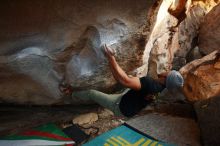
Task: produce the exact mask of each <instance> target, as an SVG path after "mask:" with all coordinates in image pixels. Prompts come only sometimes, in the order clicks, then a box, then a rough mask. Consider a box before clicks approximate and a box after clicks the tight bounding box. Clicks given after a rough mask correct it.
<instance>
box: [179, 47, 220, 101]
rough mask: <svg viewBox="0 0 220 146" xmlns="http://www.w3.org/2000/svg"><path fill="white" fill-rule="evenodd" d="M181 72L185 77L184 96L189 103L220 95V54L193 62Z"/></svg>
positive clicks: (213, 53)
mask: <svg viewBox="0 0 220 146" xmlns="http://www.w3.org/2000/svg"><path fill="white" fill-rule="evenodd" d="M180 72H181V73H182V74H183V75H184V78H185V83H184V87H183V91H184V94H185V96H186V98H187V99H188V101H192V102H195V101H200V100H205V99H209V98H211V97H215V96H218V95H220V54H219V52H218V51H214V52H212V53H211V54H209V55H207V56H205V57H203V58H201V59H197V60H194V61H192V62H191V63H189V64H187V65H186V66H184V67H183V68H181V69H180Z"/></svg>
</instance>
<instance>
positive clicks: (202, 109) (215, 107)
mask: <svg viewBox="0 0 220 146" xmlns="http://www.w3.org/2000/svg"><path fill="white" fill-rule="evenodd" d="M219 106H220V96H217V97H213V98H211V99H208V100H203V101H199V102H196V103H195V105H194V107H195V110H196V113H197V117H198V122H199V127H200V128H201V137H202V142H203V144H204V146H211V145H213V146H214V145H216V146H217V145H220V141H219V139H220V134H219V131H220V124H219V123H220V108H219Z"/></svg>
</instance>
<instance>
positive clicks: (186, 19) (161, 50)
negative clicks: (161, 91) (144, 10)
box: [142, 0, 219, 78]
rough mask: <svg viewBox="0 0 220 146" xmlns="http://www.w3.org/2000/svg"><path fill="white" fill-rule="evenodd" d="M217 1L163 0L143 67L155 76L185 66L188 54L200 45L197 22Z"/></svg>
mask: <svg viewBox="0 0 220 146" xmlns="http://www.w3.org/2000/svg"><path fill="white" fill-rule="evenodd" d="M217 4H219V1H214V0H210V1H198V0H188V1H186V0H164V1H163V2H162V4H161V6H160V9H159V11H158V14H157V20H156V24H155V25H154V28H153V31H152V33H151V35H150V38H149V40H148V42H147V44H146V47H145V51H144V56H143V64H144V67H143V69H142V70H145V72H147V71H148V73H149V75H151V76H153V77H154V78H156V77H157V76H156V74H157V73H161V72H164V71H168V70H170V69H171V68H172V69H176V70H178V69H180V68H181V67H182V66H184V65H185V64H186V63H187V60H188V59H187V57H188V56H189V55H188V54H189V53H191V51H192V50H193V49H194V48H195V47H196V46H198V45H199V44H198V34H199V29H200V24H201V23H202V22H203V19H204V17H205V16H206V14H207V13H208V12H209V11H210V10H211V9H212V8H213V7H214V6H216V5H217ZM207 17H208V15H207ZM210 19H211V18H210ZM216 27H217V26H216ZM210 29H211V28H210ZM193 59H194V58H192V59H189V60H190V61H191V60H193Z"/></svg>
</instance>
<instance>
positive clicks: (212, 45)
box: [199, 5, 220, 54]
mask: <svg viewBox="0 0 220 146" xmlns="http://www.w3.org/2000/svg"><path fill="white" fill-rule="evenodd" d="M219 14H220V5H217V6H215V7H214V8H213V9H212V10H211V11H210V12H209V13H208V14H207V15H206V16H205V19H204V22H203V23H202V24H201V28H200V30H199V48H200V51H201V52H202V53H204V54H209V53H211V52H212V51H214V50H220V15H219Z"/></svg>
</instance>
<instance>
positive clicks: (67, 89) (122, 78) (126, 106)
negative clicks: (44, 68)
mask: <svg viewBox="0 0 220 146" xmlns="http://www.w3.org/2000/svg"><path fill="white" fill-rule="evenodd" d="M104 52H105V55H106V57H107V59H108V62H109V66H110V69H111V72H112V74H113V76H114V78H115V79H116V81H118V82H119V83H121V84H122V85H123V86H124V87H126V88H128V89H126V90H125V91H124V92H123V93H120V94H105V93H102V92H99V91H96V90H85V91H77V92H72V91H73V90H72V88H71V86H65V85H63V86H62V85H61V86H60V90H61V91H62V92H63V93H65V94H66V95H67V94H71V97H72V98H75V97H77V98H79V99H82V100H92V101H95V102H96V103H98V104H100V105H101V106H103V107H105V108H108V109H110V110H111V111H113V112H114V113H115V115H117V116H121V115H124V116H126V117H131V116H133V115H135V114H137V113H138V112H139V111H140V110H141V109H143V108H144V107H145V106H146V105H147V104H148V103H149V102H150V100H151V98H150V97H152V96H151V95H155V94H157V93H159V92H161V91H162V90H163V89H164V88H167V89H168V90H169V91H174V90H175V89H177V88H181V87H182V86H183V77H182V76H181V74H180V73H179V72H177V71H174V70H173V71H170V72H169V73H163V74H160V75H158V78H159V79H158V80H154V79H152V78H151V77H148V76H145V77H141V78H138V77H133V76H128V75H127V74H126V73H125V72H124V71H123V69H122V68H121V67H120V66H119V65H118V63H117V62H116V59H115V57H114V53H113V51H112V49H111V48H109V47H107V46H106V45H105V46H104Z"/></svg>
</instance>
